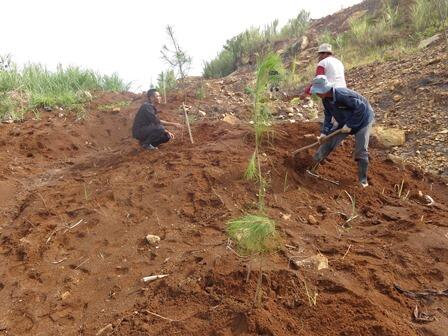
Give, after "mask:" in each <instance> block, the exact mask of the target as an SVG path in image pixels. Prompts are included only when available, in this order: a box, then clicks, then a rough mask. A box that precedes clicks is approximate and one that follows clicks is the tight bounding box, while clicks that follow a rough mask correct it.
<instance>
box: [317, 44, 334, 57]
mask: <svg viewBox="0 0 448 336" xmlns="http://www.w3.org/2000/svg"><path fill="white" fill-rule="evenodd" d="M317 52H318V53H330V54H332V53H333V48H332V47H331V44H330V43H322V44H321V45H320V46H319V48H318V49H317Z"/></svg>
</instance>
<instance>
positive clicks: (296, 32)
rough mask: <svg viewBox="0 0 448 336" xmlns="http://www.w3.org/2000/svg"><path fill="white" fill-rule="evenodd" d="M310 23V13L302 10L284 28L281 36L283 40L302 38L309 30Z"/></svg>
mask: <svg viewBox="0 0 448 336" xmlns="http://www.w3.org/2000/svg"><path fill="white" fill-rule="evenodd" d="M309 22H310V13H309V12H307V11H305V10H301V11H300V13H299V14H298V15H297V16H296V17H295V18H294V19H290V20H289V21H288V23H287V24H286V25H285V26H284V27H283V28H282V30H281V32H280V36H281V37H283V38H287V37H300V36H302V35H303V34H304V33H305V31H306V30H307V28H308V26H309Z"/></svg>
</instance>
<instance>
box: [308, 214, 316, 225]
mask: <svg viewBox="0 0 448 336" xmlns="http://www.w3.org/2000/svg"><path fill="white" fill-rule="evenodd" d="M308 223H310V224H312V225H315V224H317V219H316V218H314V216H313V215H309V216H308Z"/></svg>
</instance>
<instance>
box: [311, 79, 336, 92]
mask: <svg viewBox="0 0 448 336" xmlns="http://www.w3.org/2000/svg"><path fill="white" fill-rule="evenodd" d="M332 88H333V84H332V83H330V82H329V81H328V79H327V76H325V75H319V76H316V77H314V79H313V81H312V85H311V93H312V94H315V93H327V92H328V91H330V90H331V89H332Z"/></svg>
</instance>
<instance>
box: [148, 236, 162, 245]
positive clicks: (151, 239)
mask: <svg viewBox="0 0 448 336" xmlns="http://www.w3.org/2000/svg"><path fill="white" fill-rule="evenodd" d="M146 241H147V242H148V243H149V245H156V244H158V243H159V242H160V237H159V236H155V235H151V234H149V235H147V236H146Z"/></svg>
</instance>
